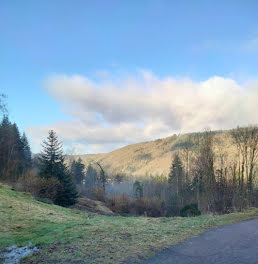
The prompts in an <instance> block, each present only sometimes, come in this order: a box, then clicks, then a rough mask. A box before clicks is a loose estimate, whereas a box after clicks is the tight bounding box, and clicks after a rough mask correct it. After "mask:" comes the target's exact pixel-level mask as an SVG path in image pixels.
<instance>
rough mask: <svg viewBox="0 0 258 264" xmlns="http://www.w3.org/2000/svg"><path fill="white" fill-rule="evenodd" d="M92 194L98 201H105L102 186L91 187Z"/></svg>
mask: <svg viewBox="0 0 258 264" xmlns="http://www.w3.org/2000/svg"><path fill="white" fill-rule="evenodd" d="M92 195H93V198H94V199H96V200H98V201H102V202H104V201H105V192H104V190H103V189H102V188H99V187H95V188H93V190H92Z"/></svg>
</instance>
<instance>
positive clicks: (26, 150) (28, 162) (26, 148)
mask: <svg viewBox="0 0 258 264" xmlns="http://www.w3.org/2000/svg"><path fill="white" fill-rule="evenodd" d="M21 141H22V147H23V156H24V165H25V168H26V169H28V168H31V166H32V158H31V156H32V154H31V150H30V145H29V142H28V138H27V136H26V134H25V133H23V135H22V137H21Z"/></svg>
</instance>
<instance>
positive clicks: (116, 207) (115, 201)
mask: <svg viewBox="0 0 258 264" xmlns="http://www.w3.org/2000/svg"><path fill="white" fill-rule="evenodd" d="M106 204H107V206H108V207H109V208H110V209H111V210H112V211H113V212H115V213H118V214H128V213H129V208H130V205H131V200H130V199H129V198H128V196H127V195H126V194H119V195H113V196H111V197H110V198H108V199H107V201H106Z"/></svg>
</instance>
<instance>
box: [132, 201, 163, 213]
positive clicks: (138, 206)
mask: <svg viewBox="0 0 258 264" xmlns="http://www.w3.org/2000/svg"><path fill="white" fill-rule="evenodd" d="M164 207H165V203H164V201H163V200H161V199H159V198H157V197H152V198H141V199H139V200H136V201H135V202H134V203H133V205H132V206H131V210H130V211H131V213H132V214H136V215H146V216H151V217H159V216H162V215H163V214H164Z"/></svg>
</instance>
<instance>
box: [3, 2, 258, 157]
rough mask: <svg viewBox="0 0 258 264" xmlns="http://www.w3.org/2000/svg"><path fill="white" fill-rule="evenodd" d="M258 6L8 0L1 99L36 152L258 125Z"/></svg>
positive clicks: (101, 147)
mask: <svg viewBox="0 0 258 264" xmlns="http://www.w3.org/2000/svg"><path fill="white" fill-rule="evenodd" d="M257 14H258V1H256V0H232V1H230V0H227V1H225V0H224V1H220V0H217V1H209V0H205V1H201V0H195V1H189V0H181V1H179V0H178V1H173V0H141V1H137V0H130V1H113V0H109V1H106V0H102V1H100V0H92V1H87V0H82V1H80V0H75V1H66V0H60V1H59V0H49V1H48V0H44V1H41V0H37V1H35V0H26V1H20V0H12V1H9V0H2V1H1V2H0V81H1V85H0V92H1V93H5V94H6V95H7V96H8V98H7V104H8V109H9V116H10V119H11V120H12V121H15V122H16V123H17V124H18V126H19V127H20V129H21V130H22V131H25V132H26V133H27V135H28V137H29V139H30V142H31V146H32V150H33V152H39V151H40V142H41V141H42V139H44V138H46V136H47V133H48V130H50V129H54V130H55V131H56V132H57V134H58V135H59V137H60V139H61V140H62V141H63V144H64V148H65V151H66V152H67V153H75V154H84V153H100V152H108V151H112V150H114V149H116V148H119V147H122V146H125V145H128V144H133V143H137V142H141V141H147V140H153V139H157V138H161V137H166V136H170V135H172V134H174V133H185V132H191V131H202V130H204V129H207V128H209V129H229V128H232V127H235V126H237V125H248V124H257V123H258V114H257V112H258V104H257V102H258V73H257V69H258V15H257Z"/></svg>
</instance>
